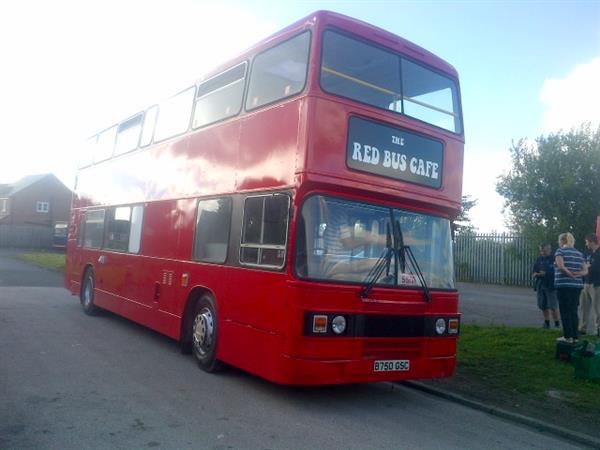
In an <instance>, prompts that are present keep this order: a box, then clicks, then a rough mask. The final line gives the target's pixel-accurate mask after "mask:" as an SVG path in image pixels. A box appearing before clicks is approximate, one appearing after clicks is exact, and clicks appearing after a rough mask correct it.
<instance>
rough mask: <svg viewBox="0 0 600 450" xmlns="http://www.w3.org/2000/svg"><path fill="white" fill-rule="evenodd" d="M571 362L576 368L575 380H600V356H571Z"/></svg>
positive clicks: (575, 354)
mask: <svg viewBox="0 0 600 450" xmlns="http://www.w3.org/2000/svg"><path fill="white" fill-rule="evenodd" d="M571 362H572V363H573V366H574V367H575V378H579V379H582V380H600V354H595V355H594V356H583V355H581V354H580V353H573V354H571Z"/></svg>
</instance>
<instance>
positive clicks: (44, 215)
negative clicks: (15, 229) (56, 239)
mask: <svg viewBox="0 0 600 450" xmlns="http://www.w3.org/2000/svg"><path fill="white" fill-rule="evenodd" d="M71 196H72V192H71V190H70V189H69V188H68V187H66V186H65V185H64V184H63V183H62V182H61V181H60V180H59V179H58V178H56V176H55V175H53V174H51V173H47V174H43V175H29V176H26V177H24V178H22V179H20V180H19V181H17V182H16V183H13V184H0V225H1V224H9V225H43V226H47V227H52V226H53V225H54V224H55V223H56V222H67V221H68V220H69V211H70V209H71Z"/></svg>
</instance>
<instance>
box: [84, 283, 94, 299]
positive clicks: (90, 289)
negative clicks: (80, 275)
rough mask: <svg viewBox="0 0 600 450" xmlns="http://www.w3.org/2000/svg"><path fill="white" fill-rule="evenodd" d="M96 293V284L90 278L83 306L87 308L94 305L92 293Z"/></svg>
mask: <svg viewBox="0 0 600 450" xmlns="http://www.w3.org/2000/svg"><path fill="white" fill-rule="evenodd" d="M93 291H94V284H93V282H92V280H91V279H90V278H88V279H87V281H86V283H85V289H84V290H83V304H84V305H85V306H90V304H91V303H92V295H93V294H92V293H93Z"/></svg>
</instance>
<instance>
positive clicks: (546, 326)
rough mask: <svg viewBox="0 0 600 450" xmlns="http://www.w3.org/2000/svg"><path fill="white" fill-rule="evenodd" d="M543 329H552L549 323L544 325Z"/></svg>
mask: <svg viewBox="0 0 600 450" xmlns="http://www.w3.org/2000/svg"><path fill="white" fill-rule="evenodd" d="M542 328H546V329H547V328H550V324H549V323H548V322H544V324H543V325H542Z"/></svg>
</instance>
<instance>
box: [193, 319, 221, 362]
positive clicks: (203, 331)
mask: <svg viewBox="0 0 600 450" xmlns="http://www.w3.org/2000/svg"><path fill="white" fill-rule="evenodd" d="M214 338H215V326H214V317H213V314H212V312H211V310H210V309H209V308H207V307H204V308H202V310H200V312H199V313H198V314H197V315H196V317H195V319H194V326H193V328H192V339H193V342H194V348H195V349H196V351H198V353H200V355H202V356H204V355H205V354H206V353H207V352H208V351H209V350H210V349H211V348H212V346H213V342H214Z"/></svg>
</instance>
